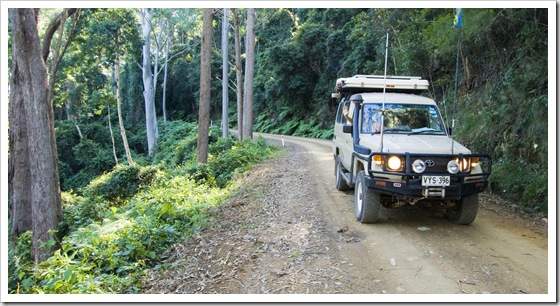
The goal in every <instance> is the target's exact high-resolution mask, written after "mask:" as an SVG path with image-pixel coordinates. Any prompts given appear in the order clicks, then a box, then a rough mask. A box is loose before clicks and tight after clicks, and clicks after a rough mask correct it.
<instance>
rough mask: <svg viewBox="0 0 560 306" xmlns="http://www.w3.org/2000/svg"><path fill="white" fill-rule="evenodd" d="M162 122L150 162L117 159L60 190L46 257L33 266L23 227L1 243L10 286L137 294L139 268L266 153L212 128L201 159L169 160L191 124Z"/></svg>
mask: <svg viewBox="0 0 560 306" xmlns="http://www.w3.org/2000/svg"><path fill="white" fill-rule="evenodd" d="M168 124H169V126H168V127H167V128H164V129H162V134H161V138H162V140H163V141H162V143H161V145H160V146H159V147H158V154H159V157H158V158H157V163H156V164H154V165H147V166H140V165H132V166H123V165H119V166H116V167H115V168H114V169H113V170H112V171H110V172H107V173H105V174H103V175H101V176H99V177H98V178H96V179H94V180H93V181H91V183H89V184H88V185H87V186H86V187H84V188H83V192H82V194H81V195H77V194H74V193H71V192H64V193H63V194H62V199H63V208H64V218H63V221H62V222H61V224H60V226H59V231H58V235H57V237H59V239H60V242H59V244H60V249H59V250H58V251H56V252H55V254H54V255H53V256H52V257H51V258H49V259H48V260H47V261H45V262H43V263H41V264H40V265H39V266H38V267H35V265H34V263H33V261H32V259H31V254H30V249H31V248H30V245H31V235H30V233H26V234H24V235H23V236H22V237H21V238H20V239H19V241H18V243H17V245H15V246H10V247H9V257H10V258H9V285H8V289H9V291H10V292H12V293H134V292H138V291H139V290H140V287H139V286H140V285H139V281H138V280H139V279H140V277H141V275H142V273H144V271H145V269H148V268H150V267H154V266H156V265H157V263H158V262H159V261H160V260H161V258H160V255H161V254H162V253H163V251H164V250H165V249H167V248H168V247H169V246H170V245H171V244H173V243H175V242H177V241H179V240H180V239H184V238H185V237H187V236H188V235H189V234H190V233H192V232H193V231H196V230H198V229H199V228H200V227H201V226H203V225H204V221H205V218H206V216H205V211H206V210H207V209H208V208H209V207H211V206H213V205H217V204H219V203H220V202H221V201H223V199H224V198H225V197H227V195H228V194H229V193H230V192H232V191H233V190H234V189H235V188H236V187H237V186H236V185H235V184H233V183H232V182H231V179H232V177H233V176H234V175H235V174H236V173H240V172H243V171H246V170H248V169H249V168H250V167H251V165H254V164H255V163H257V162H258V161H260V160H261V159H263V158H265V157H267V156H269V155H270V154H271V153H272V152H273V149H272V147H270V146H269V145H267V144H266V142H265V141H264V140H263V139H262V138H260V139H259V140H257V141H255V142H252V141H236V140H234V139H233V138H227V139H222V138H219V137H217V136H216V135H217V134H218V133H217V131H216V130H215V129H214V131H213V132H212V133H214V136H213V137H212V141H211V144H210V146H209V163H208V164H207V165H203V164H197V163H196V162H194V160H193V159H192V158H188V159H184V160H183V159H181V162H177V161H178V159H177V157H176V152H177V148H178V147H181V146H184V143H183V142H182V141H180V139H181V138H182V139H191V138H192V137H194V136H193V135H196V133H197V129H196V126H195V125H193V124H188V123H184V122H169V123H168ZM195 144H196V143H195ZM195 150H196V148H195V147H194V148H193V151H195ZM170 152H171V153H170ZM189 155H190V153H189ZM155 160H156V158H153V159H152V161H154V162H155ZM49 243H55V242H54V241H51V242H49Z"/></svg>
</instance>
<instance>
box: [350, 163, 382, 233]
mask: <svg viewBox="0 0 560 306" xmlns="http://www.w3.org/2000/svg"><path fill="white" fill-rule="evenodd" d="M365 181H366V179H365V173H364V171H360V172H359V173H358V178H357V179H356V185H355V189H354V210H355V212H356V219H357V220H358V221H360V222H361V223H376V222H378V221H379V214H380V212H381V196H380V195H379V193H378V192H375V191H374V190H372V189H369V188H367V186H366V184H365Z"/></svg>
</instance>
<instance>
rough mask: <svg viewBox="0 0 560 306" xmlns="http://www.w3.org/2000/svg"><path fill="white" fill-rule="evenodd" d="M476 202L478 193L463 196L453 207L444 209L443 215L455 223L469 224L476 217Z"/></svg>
mask: <svg viewBox="0 0 560 306" xmlns="http://www.w3.org/2000/svg"><path fill="white" fill-rule="evenodd" d="M478 203H479V200H478V193H477V194H473V195H470V196H466V197H463V198H462V199H461V200H459V201H457V205H456V206H455V207H451V208H448V209H446V210H445V216H446V217H447V219H448V220H449V221H451V222H453V223H455V224H461V225H469V224H471V223H473V221H474V219H476V215H477V214H478Z"/></svg>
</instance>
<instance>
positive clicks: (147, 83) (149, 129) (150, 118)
mask: <svg viewBox="0 0 560 306" xmlns="http://www.w3.org/2000/svg"><path fill="white" fill-rule="evenodd" d="M152 11H153V10H152V9H149V8H142V9H139V10H138V11H137V13H138V17H139V18H140V25H141V27H142V39H143V41H144V45H143V46H142V81H143V83H144V104H145V106H146V108H145V111H146V136H147V139H148V154H149V155H152V153H154V148H155V145H156V142H157V139H158V136H159V133H158V126H157V118H156V105H155V88H156V86H155V85H156V84H155V82H156V80H157V77H156V76H154V74H156V73H157V65H155V66H156V67H155V68H154V70H153V71H152V62H151V59H152V55H151V38H152V15H153V12H152ZM156 63H157V61H156Z"/></svg>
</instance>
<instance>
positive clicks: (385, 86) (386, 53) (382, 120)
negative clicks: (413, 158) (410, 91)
mask: <svg viewBox="0 0 560 306" xmlns="http://www.w3.org/2000/svg"><path fill="white" fill-rule="evenodd" d="M388 54H389V32H387V40H386V41H385V71H384V72H383V81H384V85H383V104H382V105H383V106H382V107H381V148H380V150H379V151H380V152H383V134H384V133H383V130H384V129H385V123H384V121H385V89H386V88H387V55H388Z"/></svg>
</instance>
